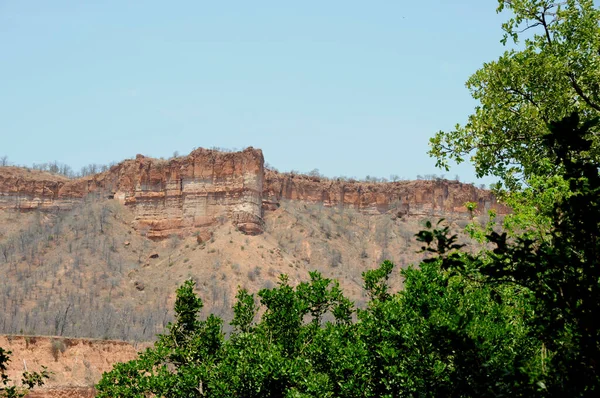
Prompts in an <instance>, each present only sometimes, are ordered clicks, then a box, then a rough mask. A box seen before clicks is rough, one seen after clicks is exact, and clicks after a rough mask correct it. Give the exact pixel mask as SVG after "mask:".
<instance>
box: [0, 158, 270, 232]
mask: <svg viewBox="0 0 600 398" xmlns="http://www.w3.org/2000/svg"><path fill="white" fill-rule="evenodd" d="M263 164H264V159H263V155H262V152H261V151H260V150H257V149H253V148H248V149H246V150H244V151H241V152H232V153H223V152H218V151H214V150H206V149H197V150H194V151H193V152H192V153H190V154H189V155H188V156H185V157H179V158H173V159H170V160H160V159H153V158H148V157H145V156H142V155H138V156H136V158H135V159H131V160H126V161H124V162H121V163H119V164H118V165H116V166H113V167H111V168H110V170H108V171H106V172H104V173H100V174H96V175H93V176H88V177H84V178H79V179H74V180H70V179H67V178H65V177H61V176H55V175H52V174H49V173H43V172H38V171H31V170H26V169H22V168H15V167H2V168H0V209H7V208H9V209H16V210H21V211H24V210H32V209H42V210H50V209H64V208H70V207H71V206H72V205H73V204H74V203H76V202H78V201H80V200H81V199H83V198H84V197H86V196H87V195H89V194H91V193H99V194H102V195H107V196H109V197H111V198H114V199H116V200H119V201H121V202H122V203H124V204H125V205H127V206H130V207H131V208H132V209H133V211H134V215H135V222H134V226H135V227H136V228H137V229H138V230H141V231H143V232H145V233H147V234H148V236H149V237H151V238H164V237H166V236H169V235H171V234H183V233H186V232H191V231H193V230H195V229H197V228H201V227H205V226H209V225H212V224H215V223H217V222H219V220H220V219H222V220H226V219H230V220H231V221H232V222H233V224H234V225H235V226H236V227H237V228H239V229H240V230H241V231H242V232H245V233H248V234H258V233H261V232H262V228H263V221H262V190H263V177H264V172H263Z"/></svg>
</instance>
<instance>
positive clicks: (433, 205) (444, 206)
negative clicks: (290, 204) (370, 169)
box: [263, 170, 509, 215]
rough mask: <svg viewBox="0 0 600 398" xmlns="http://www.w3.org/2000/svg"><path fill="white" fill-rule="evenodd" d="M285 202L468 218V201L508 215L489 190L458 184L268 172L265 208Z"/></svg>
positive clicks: (264, 199)
mask: <svg viewBox="0 0 600 398" xmlns="http://www.w3.org/2000/svg"><path fill="white" fill-rule="evenodd" d="M282 199H288V200H303V201H309V202H315V203H318V202H321V203H323V204H324V205H325V206H339V205H343V206H345V207H353V208H355V209H356V210H359V211H361V212H363V213H370V214H377V213H385V212H387V211H389V210H390V209H392V208H393V209H395V210H398V211H399V212H401V213H403V214H406V215H425V214H433V215H443V214H448V213H453V212H454V213H464V214H465V215H466V214H467V213H468V211H467V209H466V208H465V203H466V202H475V203H477V204H478V206H477V208H478V211H484V210H489V209H495V210H496V211H497V212H498V213H499V214H506V213H508V212H509V209H508V208H507V207H506V206H504V205H502V204H500V203H498V202H497V201H496V199H495V198H494V196H493V195H492V193H491V192H490V191H487V190H483V189H478V188H475V187H474V186H473V185H471V184H462V183H460V182H458V181H448V180H431V181H400V182H386V183H366V182H347V181H342V180H334V179H326V178H319V177H310V176H306V175H298V174H290V173H277V172H274V171H271V170H267V171H266V172H265V183H264V191H263V203H264V204H265V206H264V207H266V208H269V207H271V206H272V205H273V204H276V203H277V202H279V201H280V200H282Z"/></svg>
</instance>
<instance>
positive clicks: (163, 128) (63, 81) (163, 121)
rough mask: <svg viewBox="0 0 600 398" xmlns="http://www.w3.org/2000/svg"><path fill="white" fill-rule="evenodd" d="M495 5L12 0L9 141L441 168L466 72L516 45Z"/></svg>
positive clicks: (93, 158) (0, 45)
mask: <svg viewBox="0 0 600 398" xmlns="http://www.w3.org/2000/svg"><path fill="white" fill-rule="evenodd" d="M496 6H497V1H495V0H484V1H482V0H455V1H446V0H435V1H434V0H420V1H399V0H395V1H376V0H373V1H351V0H343V1H337V0H336V1H334V0H328V1H323V0H320V1H261V0H256V1H227V2H225V1H201V0H194V1H192V0H190V1H164V0H163V1H149V0H144V1H127V0H103V1H100V0H98V1H62V0H52V1H28V0H12V1H9V0H0V76H1V77H0V156H1V155H4V154H5V155H8V157H9V160H10V161H12V162H13V163H16V164H27V165H31V164H32V163H41V162H47V161H52V160H58V161H60V162H62V163H66V164H69V165H71V166H72V167H73V168H74V169H75V170H78V169H79V168H80V167H81V166H83V165H85V164H88V163H92V162H93V163H108V162H111V161H120V160H123V159H125V158H129V157H132V156H135V155H136V154H137V153H141V154H144V155H148V156H155V157H161V156H163V157H169V156H171V155H172V153H173V152H174V151H179V152H180V153H181V154H187V153H188V152H190V151H191V150H192V149H193V148H195V147H213V146H218V147H226V148H242V147H246V146H253V147H256V148H261V149H262V150H263V152H264V155H265V160H266V161H267V162H269V163H270V164H272V165H273V166H275V167H277V168H278V169H279V170H282V171H287V170H291V169H295V170H300V171H309V170H312V169H314V168H318V169H319V170H320V171H321V173H323V174H325V175H328V176H338V175H345V176H355V177H359V178H360V177H364V176H365V175H374V176H379V177H389V175H390V174H398V175H400V176H403V177H406V178H415V177H416V176H417V175H418V174H431V173H437V174H441V173H443V172H442V171H439V170H437V169H436V168H435V162H434V160H433V159H431V158H429V157H428V156H427V155H426V151H427V149H428V146H427V142H428V138H429V137H430V136H432V135H433V134H434V133H435V132H436V131H438V130H445V129H450V128H452V127H453V126H454V125H455V124H456V123H457V122H461V123H462V122H464V121H465V120H466V118H467V116H468V115H469V114H470V113H471V111H472V110H473V108H474V106H475V105H476V103H475V102H474V100H472V99H471V97H470V95H469V92H468V91H467V89H466V88H465V87H464V82H465V81H466V79H467V78H468V77H469V76H470V75H471V74H472V73H473V72H474V71H475V70H477V69H478V68H479V67H481V66H482V64H483V63H484V62H486V61H490V60H493V59H496V58H497V57H498V56H499V55H500V54H501V53H502V51H503V50H504V49H503V47H502V45H501V44H500V43H499V40H500V39H501V37H502V32H501V29H500V25H501V23H502V21H503V20H504V19H505V18H506V17H507V16H506V15H502V14H501V15H497V14H496V12H495V10H496ZM455 174H459V175H460V176H461V179H462V180H463V181H471V180H473V179H474V172H473V170H472V168H471V167H469V166H461V167H457V168H454V169H452V170H451V171H450V172H449V173H447V174H446V176H447V177H454V175H455Z"/></svg>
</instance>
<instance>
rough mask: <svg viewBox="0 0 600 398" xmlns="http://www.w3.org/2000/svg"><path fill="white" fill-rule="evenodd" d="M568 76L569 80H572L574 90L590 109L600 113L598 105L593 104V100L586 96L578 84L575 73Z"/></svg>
mask: <svg viewBox="0 0 600 398" xmlns="http://www.w3.org/2000/svg"><path fill="white" fill-rule="evenodd" d="M567 76H568V77H569V80H571V86H573V89H574V90H575V92H576V93H577V94H578V95H579V96H580V97H581V98H582V99H583V100H584V101H585V103H586V104H588V105H589V106H590V107H592V108H594V109H595V110H597V111H598V112H600V106H599V105H598V104H595V103H593V102H592V100H591V99H590V97H588V96H587V95H585V93H584V92H583V89H582V88H581V86H580V85H579V84H578V83H577V80H576V79H575V76H574V75H573V72H569V73H567Z"/></svg>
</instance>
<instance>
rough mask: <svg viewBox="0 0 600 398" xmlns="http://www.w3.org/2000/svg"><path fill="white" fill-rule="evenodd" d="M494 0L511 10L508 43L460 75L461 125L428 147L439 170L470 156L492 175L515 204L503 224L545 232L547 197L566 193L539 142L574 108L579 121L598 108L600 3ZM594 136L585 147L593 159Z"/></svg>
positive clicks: (598, 148)
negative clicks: (466, 108) (466, 98)
mask: <svg viewBox="0 0 600 398" xmlns="http://www.w3.org/2000/svg"><path fill="white" fill-rule="evenodd" d="M498 4H499V6H498V12H501V11H506V12H507V13H508V14H509V15H510V18H509V19H508V20H507V21H506V22H505V23H504V24H503V26H502V28H503V30H504V32H505V35H504V39H503V40H502V41H503V42H504V43H505V44H506V43H507V41H508V40H509V39H510V40H511V41H513V42H514V46H513V49H509V50H507V51H505V52H504V54H502V55H501V56H500V57H499V58H498V59H497V60H495V61H491V62H487V63H485V64H484V65H483V67H482V68H481V69H479V70H478V71H476V72H475V73H474V74H473V75H472V76H471V77H470V78H469V79H468V80H467V82H466V86H467V88H468V89H469V90H470V92H471V95H472V97H473V98H474V99H475V100H477V102H478V105H477V107H476V108H475V110H474V112H473V114H472V115H470V116H469V117H468V119H467V122H466V123H465V124H463V125H460V124H458V125H457V126H456V127H455V129H454V130H451V131H440V132H439V133H437V134H436V135H435V136H434V137H433V138H431V140H430V146H431V149H430V151H429V154H430V155H431V156H433V157H434V158H435V159H436V160H437V164H438V166H440V167H443V168H445V169H448V168H449V165H450V162H451V161H454V162H458V163H461V162H463V161H465V160H469V161H471V162H472V163H473V165H474V166H475V170H476V173H477V176H478V177H483V176H494V177H497V178H498V181H499V184H498V186H497V194H498V195H499V196H500V197H501V198H502V199H503V200H504V201H505V202H506V203H507V204H508V205H509V206H511V207H512V208H513V210H514V211H515V213H514V215H513V216H511V217H508V218H507V221H508V223H507V227H509V228H512V229H516V230H522V229H523V228H531V229H532V230H535V231H536V232H537V233H545V232H547V231H548V230H549V229H550V228H551V224H552V214H551V212H552V209H553V204H554V203H555V202H556V201H557V200H561V199H562V198H563V196H565V195H567V194H568V184H566V183H565V181H564V180H563V179H561V178H560V175H561V173H560V172H558V171H557V170H556V164H555V163H553V162H552V160H551V159H550V158H548V156H547V155H548V153H547V151H546V150H545V149H544V136H545V134H546V126H547V124H548V123H550V122H551V121H554V120H560V119H562V118H564V117H567V116H569V115H570V114H571V113H573V112H577V113H578V114H579V115H580V117H581V118H582V120H584V121H586V120H592V119H593V118H595V117H597V116H598V115H600V25H599V23H600V10H599V9H598V8H597V7H596V6H595V5H594V1H593V0H566V1H554V0H498ZM595 132H596V133H598V129H597V128H596V130H595ZM597 137H598V135H596V136H595V137H594V138H592V140H591V141H592V145H591V147H590V151H589V154H590V156H592V157H593V158H595V159H596V160H597V159H600V141H599V140H598V138H597Z"/></svg>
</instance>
